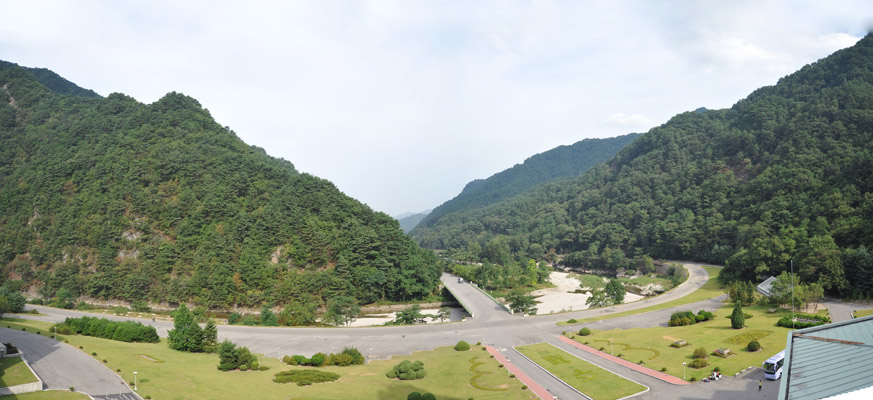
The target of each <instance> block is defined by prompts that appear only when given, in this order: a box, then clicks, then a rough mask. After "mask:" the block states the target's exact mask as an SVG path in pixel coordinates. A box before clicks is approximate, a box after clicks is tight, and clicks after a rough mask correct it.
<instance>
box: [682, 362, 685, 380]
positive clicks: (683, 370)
mask: <svg viewBox="0 0 873 400" xmlns="http://www.w3.org/2000/svg"><path fill="white" fill-rule="evenodd" d="M682 379H685V361H682Z"/></svg>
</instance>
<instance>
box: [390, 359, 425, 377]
mask: <svg viewBox="0 0 873 400" xmlns="http://www.w3.org/2000/svg"><path fill="white" fill-rule="evenodd" d="M425 375H426V373H425V371H424V363H422V362H421V361H416V362H410V361H409V360H403V361H401V362H400V363H399V364H397V365H395V366H394V368H391V370H389V371H388V372H387V373H386V374H385V376H387V377H388V378H391V379H394V378H397V379H400V380H402V381H405V380H412V379H421V378H424V377H425Z"/></svg>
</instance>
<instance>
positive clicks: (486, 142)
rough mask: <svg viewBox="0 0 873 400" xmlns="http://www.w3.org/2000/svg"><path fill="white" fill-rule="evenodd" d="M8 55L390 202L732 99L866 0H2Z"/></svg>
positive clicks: (2, 35) (845, 31)
mask: <svg viewBox="0 0 873 400" xmlns="http://www.w3.org/2000/svg"><path fill="white" fill-rule="evenodd" d="M0 16H2V22H0V59H3V60H6V61H10V62H14V63H18V64H21V65H25V66H30V67H45V68H49V69H51V70H53V71H55V72H57V73H59V74H60V75H62V76H64V77H65V78H67V79H69V80H71V81H73V82H75V83H76V84H78V85H79V86H82V87H85V88H89V89H93V90H95V91H96V92H98V93H100V94H101V95H104V96H105V95H108V94H110V93H112V92H121V93H125V94H127V95H130V96H133V97H135V98H136V99H137V100H139V101H141V102H144V103H152V102H154V101H156V100H157V99H159V98H160V97H161V96H163V95H164V94H165V93H167V92H170V91H178V92H182V93H185V94H187V95H190V96H192V97H194V98H196V99H198V100H199V101H200V103H201V104H202V105H203V106H204V107H206V108H207V109H209V111H210V112H211V113H212V116H213V117H214V118H215V119H216V120H217V121H218V122H219V123H220V124H221V125H226V126H230V127H231V128H232V129H233V130H234V131H235V132H236V133H237V134H238V135H239V136H240V138H242V140H244V141H245V142H246V143H249V144H254V145H257V146H260V147H263V148H265V149H266V150H267V153H269V154H270V155H272V156H276V157H282V158H285V159H287V160H290V161H291V162H293V163H294V165H295V166H296V167H297V168H298V169H299V170H301V171H304V172H308V173H311V174H313V175H316V176H319V177H322V178H325V179H328V180H330V181H332V182H333V183H334V184H336V185H337V187H339V189H340V190H342V191H343V192H345V193H346V194H348V195H350V196H352V197H355V198H357V199H359V200H361V201H363V202H364V203H367V204H368V205H370V206H371V207H372V208H374V209H376V210H379V211H384V212H387V213H389V214H392V215H396V214H399V213H401V212H405V211H420V210H424V209H427V208H432V207H435V206H437V205H439V204H441V203H442V202H444V201H446V200H448V199H450V198H452V197H454V196H455V195H457V194H458V193H459V192H460V190H461V189H462V188H463V186H464V185H465V184H466V183H467V182H468V181H470V180H472V179H476V178H485V177H488V176H490V175H491V174H494V173H496V172H499V171H501V170H503V169H506V168H508V167H511V166H512V165H514V164H516V163H520V162H522V161H523V160H524V159H525V158H527V157H529V156H531V155H533V154H536V153H540V152H543V151H545V150H548V149H550V148H553V147H556V146H559V145H562V144H571V143H574V142H576V141H579V140H582V139H584V138H592V137H611V136H616V135H621V134H625V133H629V132H645V131H648V130H649V129H650V128H651V127H653V126H657V125H660V124H662V123H664V122H666V121H667V120H668V119H669V118H670V117H671V116H673V115H675V114H677V113H680V112H683V111H690V110H693V109H695V108H697V107H707V108H725V107H730V106H731V105H733V104H734V103H735V102H736V101H738V100H739V99H741V98H743V97H745V96H746V95H748V94H749V93H750V92H751V91H752V90H754V89H756V88H758V87H760V86H763V85H771V84H774V83H776V81H777V80H778V79H779V78H780V77H781V76H784V75H786V74H788V73H791V72H793V71H795V70H797V69H798V68H800V67H802V66H803V65H805V64H808V63H810V62H813V61H815V60H817V59H820V58H822V57H825V56H827V55H828V54H830V53H832V52H834V51H835V50H838V49H841V48H844V47H847V46H850V45H852V44H854V43H855V42H856V41H857V40H858V39H860V38H861V37H862V36H863V35H864V34H866V32H867V31H868V30H869V28H870V27H871V26H873V18H871V17H873V1H869V0H863V1H821V2H804V1H791V2H788V1H762V0H755V1H730V2H727V1H725V2H714V1H705V2H704V1H657V2H655V1H602V2H599V1H413V0H398V1H372V2H367V1H351V0H349V1H325V0H317V1H316V0H313V1H281V2H280V1H275V2H256V1H117V0H112V1H40V0H27V1H22V0H0Z"/></svg>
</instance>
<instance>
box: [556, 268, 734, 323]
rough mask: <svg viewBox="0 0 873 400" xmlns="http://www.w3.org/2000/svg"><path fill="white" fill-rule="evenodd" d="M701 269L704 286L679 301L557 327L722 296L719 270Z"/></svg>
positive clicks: (584, 319)
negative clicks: (705, 278) (705, 275)
mask: <svg viewBox="0 0 873 400" xmlns="http://www.w3.org/2000/svg"><path fill="white" fill-rule="evenodd" d="M703 269H705V270H706V272H707V273H708V274H709V280H708V281H707V282H706V283H705V284H703V286H702V287H701V288H700V289H697V290H695V291H693V292H691V294H689V295H688V296H685V297H682V298H681V299H676V300H671V301H668V302H666V303H663V304H657V305H654V306H651V307H645V308H640V309H638V310H631V311H625V312H620V313H614V314H609V315H605V316H599V317H591V318H583V319H578V320H576V322H568V321H561V322H558V325H561V326H566V325H577V324H582V323H585V322H594V321H603V320H606V319H611V318H618V317H624V316H628V315H636V314H642V313H647V312H649V311H657V310H663V309H665V308H670V307H675V306H681V305H683V304H688V303H694V302H698V301H701V300H708V299H711V298H714V297H718V296H721V295H723V294H724V285H722V284H721V283H720V282H719V281H718V272H719V271H721V268H720V267H711V266H708V265H704V266H703Z"/></svg>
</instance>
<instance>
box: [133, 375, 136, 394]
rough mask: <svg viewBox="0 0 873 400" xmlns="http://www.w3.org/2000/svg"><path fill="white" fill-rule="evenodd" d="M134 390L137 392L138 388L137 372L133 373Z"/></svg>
mask: <svg viewBox="0 0 873 400" xmlns="http://www.w3.org/2000/svg"><path fill="white" fill-rule="evenodd" d="M133 390H137V387H136V371H133Z"/></svg>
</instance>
